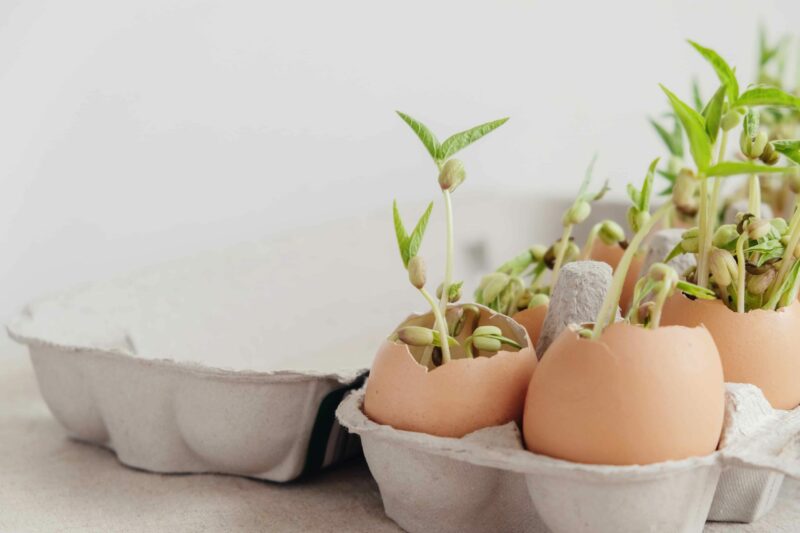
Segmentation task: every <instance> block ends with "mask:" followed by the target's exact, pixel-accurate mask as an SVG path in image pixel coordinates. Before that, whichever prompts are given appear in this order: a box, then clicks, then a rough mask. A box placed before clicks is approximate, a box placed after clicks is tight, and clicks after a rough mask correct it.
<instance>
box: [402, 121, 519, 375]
mask: <svg viewBox="0 0 800 533" xmlns="http://www.w3.org/2000/svg"><path fill="white" fill-rule="evenodd" d="M397 114H398V115H399V116H400V118H401V119H402V120H403V121H404V122H405V123H406V124H407V125H408V126H409V127H410V128H411V129H412V130H413V131H414V133H415V134H416V135H417V137H418V138H419V140H420V141H421V142H422V144H423V146H424V147H425V149H426V150H427V151H428V154H429V155H430V156H431V158H432V159H433V162H434V163H435V164H436V168H437V171H438V172H437V182H438V185H439V188H440V189H441V191H442V195H443V198H444V206H445V220H446V226H445V228H446V229H445V231H446V239H445V243H446V244H445V245H446V254H445V258H446V259H445V272H444V280H443V281H442V283H441V285H440V286H439V288H438V289H437V297H438V299H439V301H438V303H437V302H436V301H435V300H434V299H433V297H432V296H431V295H430V293H428V291H427V290H425V288H424V285H425V276H424V272H425V268H424V263H423V262H422V259H421V258H418V257H417V255H416V252H417V250H418V248H419V244H420V242H421V240H422V233H424V231H425V227H426V225H427V219H428V217H429V216H430V210H431V209H432V205H433V204H431V206H429V208H428V210H427V211H426V213H425V214H424V215H423V218H422V219H420V222H419V223H418V224H417V226H418V227H420V226H421V230H420V231H419V232H418V233H419V234H418V235H417V228H415V230H414V231H413V232H412V233H411V235H410V236H409V235H407V234H406V233H405V229H404V228H403V225H402V220H401V219H400V215H399V213H398V211H397V205H396V204H395V209H394V213H395V231H396V233H397V242H398V245H399V247H400V255H401V257H402V259H403V263H404V265H405V267H406V269H407V270H408V272H409V279H410V281H411V283H412V285H414V286H415V287H416V288H417V289H418V290H419V291H420V293H421V294H422V295H423V297H424V298H425V300H426V301H427V302H428V304H429V305H430V306H431V310H432V311H433V315H434V318H435V328H436V331H432V332H431V334H430V335H428V334H424V335H423V334H422V333H421V332H420V331H418V330H413V332H407V333H406V336H408V335H414V337H413V340H414V342H421V341H430V342H425V344H424V346H426V350H425V352H424V353H423V356H422V360H421V361H420V363H421V364H423V365H425V366H427V365H428V363H429V362H430V360H431V359H432V358H433V356H434V352H433V348H434V347H436V348H439V349H440V350H441V357H442V363H447V362H449V361H450V359H451V354H450V346H451V344H452V343H451V342H442V340H441V339H444V338H450V332H451V331H454V329H455V328H454V326H455V324H453V325H448V320H447V313H448V308H447V304H448V303H452V302H455V301H457V300H458V299H459V298H460V296H461V287H462V282H460V281H459V282H456V281H454V280H453V271H454V264H453V263H454V256H455V241H454V230H453V203H452V193H453V192H454V191H455V190H456V189H457V188H458V187H459V185H461V183H463V182H464V180H465V178H466V171H465V170H464V164H463V163H462V162H461V161H460V160H458V159H455V158H453V157H452V156H454V155H455V154H456V153H458V152H460V151H461V150H462V149H464V148H466V147H467V146H469V145H470V144H472V143H474V142H475V141H477V140H478V139H480V138H481V137H483V136H485V135H487V134H488V133H490V132H492V131H494V130H495V129H497V128H499V127H500V126H502V125H503V124H505V122H506V121H507V120H508V119H507V118H503V119H499V120H495V121H492V122H487V123H485V124H481V125H479V126H475V127H473V128H470V129H468V130H465V131H462V132H459V133H456V134H454V135H451V136H450V137H448V138H447V139H445V140H444V141H443V142H439V140H438V139H437V138H436V136H435V135H434V134H433V132H432V131H431V130H430V129H429V128H428V127H427V126H425V124H423V123H422V122H420V121H418V120H416V119H414V118H412V117H411V116H409V115H407V114H405V113H401V112H399V111H398V112H397ZM420 273H422V274H421V275H420ZM456 320H457V319H456ZM423 329H424V328H423ZM398 336H399V337H400V338H401V340H402V336H400V332H398ZM408 338H411V337H408ZM437 339H438V340H437ZM453 340H454V339H453ZM456 345H457V343H456Z"/></svg>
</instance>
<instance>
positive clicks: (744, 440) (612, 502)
mask: <svg viewBox="0 0 800 533" xmlns="http://www.w3.org/2000/svg"><path fill="white" fill-rule="evenodd" d="M742 387H744V388H748V387H749V386H746V385H744V386H743V385H736V384H732V385H729V386H728V389H729V394H728V395H727V407H726V409H727V411H726V423H729V421H730V420H733V419H738V418H741V417H742V416H744V415H743V413H745V414H746V413H748V412H749V413H750V415H752V410H749V411H748V410H741V409H735V408H733V407H732V405H731V404H732V402H733V401H734V400H733V397H735V396H737V395H739V396H741V395H744V396H748V395H750V396H752V395H753V394H755V395H758V394H760V392H759V391H757V389H755V388H754V387H751V388H749V389H747V390H741V388H742ZM363 399H364V391H363V390H359V391H356V392H353V393H351V394H350V395H349V396H348V397H347V398H346V399H345V400H344V401H343V402H342V404H341V405H340V406H339V408H338V410H337V417H338V419H339V421H340V422H341V423H342V425H344V426H345V427H346V428H347V429H348V430H349V431H352V432H354V433H357V434H358V435H360V437H361V440H362V445H363V448H364V454H365V456H366V458H367V462H368V464H369V467H370V471H371V472H372V474H373V476H374V477H375V479H376V481H377V482H378V486H379V488H380V491H381V497H382V499H383V501H384V509H385V511H386V514H387V515H388V516H389V517H390V518H392V519H393V520H395V521H396V522H397V523H398V524H399V525H400V526H401V527H403V529H405V530H407V531H410V532H411V533H417V532H420V533H422V532H430V531H445V532H449V531H463V532H466V533H471V532H475V533H477V532H480V531H504V532H545V531H551V532H554V533H561V532H565V533H566V532H579V533H580V532H587V533H588V532H593V533H594V532H599V533H605V532H609V533H610V532H615V533H617V532H622V533H625V532H637V533H638V532H641V531H651V532H665V533H673V532H686V533H691V532H700V531H702V530H703V524H704V523H705V521H706V519H707V518H709V511H710V509H711V506H712V501H713V500H714V499H715V491H716V492H717V496H719V490H718V481H719V479H720V474H721V473H722V472H723V471H725V470H726V469H727V468H730V467H737V468H747V469H749V470H751V471H753V472H756V473H758V474H769V473H772V472H775V473H777V474H778V475H784V474H785V475H790V476H791V477H794V478H797V479H800V445H798V435H800V410H795V411H792V412H776V413H775V412H773V413H772V414H771V415H769V417H768V419H767V420H764V421H762V422H763V423H762V424H760V425H759V427H758V429H757V430H756V431H754V432H752V433H751V434H748V435H743V434H741V433H740V432H739V430H738V429H736V427H737V426H736V424H733V425H732V426H731V428H732V429H731V431H732V432H733V433H736V435H735V436H731V438H729V439H727V440H726V439H723V441H724V442H725V443H726V446H725V447H724V448H722V449H721V450H719V451H715V452H713V453H710V454H708V455H704V456H699V457H690V458H687V459H682V460H678V461H665V462H660V463H654V464H648V465H643V466H640V465H627V466H613V465H591V464H581V463H574V462H569V461H563V460H559V459H553V458H551V457H547V456H543V455H538V454H535V453H532V452H529V451H526V450H524V449H523V444H522V439H521V436H520V433H519V430H518V428H517V427H516V425H515V424H513V423H510V424H506V425H503V426H497V427H494V428H485V429H483V430H479V431H477V432H474V433H472V434H468V435H466V436H465V437H463V438H458V439H456V438H446V437H436V436H432V435H427V434H423V433H415V432H409V431H401V430H397V429H394V428H392V427H390V426H386V425H381V424H377V423H375V422H373V421H371V420H370V419H369V418H368V417H367V416H366V415H365V414H364V412H363ZM726 431H727V427H726ZM733 495H734V496H736V497H740V496H741V495H740V494H739V493H738V492H736V488H735V487H734V488H733Z"/></svg>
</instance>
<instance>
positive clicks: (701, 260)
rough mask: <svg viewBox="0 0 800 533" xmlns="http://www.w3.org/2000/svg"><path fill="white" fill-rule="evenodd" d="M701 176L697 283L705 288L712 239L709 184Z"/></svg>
mask: <svg viewBox="0 0 800 533" xmlns="http://www.w3.org/2000/svg"><path fill="white" fill-rule="evenodd" d="M699 178H700V219H699V220H698V224H697V227H698V229H699V230H700V239H699V240H698V241H699V242H698V247H699V248H698V251H697V252H698V253H697V284H698V285H699V286H701V287H703V288H705V287H707V286H708V255H709V252H710V251H709V249H708V248H709V247H708V244H709V243H710V241H711V236H710V235H708V217H709V213H708V207H709V206H708V184H707V183H706V178H705V176H703V175H700V176H699Z"/></svg>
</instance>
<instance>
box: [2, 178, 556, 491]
mask: <svg viewBox="0 0 800 533" xmlns="http://www.w3.org/2000/svg"><path fill="white" fill-rule="evenodd" d="M460 193H461V191H460ZM567 202H568V201H567V200H563V201H554V199H548V200H547V201H538V202H537V201H536V200H534V199H532V198H531V197H529V196H526V195H505V196H504V195H497V194H494V195H492V194H490V195H486V194H476V193H473V194H469V192H468V191H465V192H464V193H461V194H459V198H458V202H456V220H457V222H458V226H457V228H458V231H459V234H458V241H457V242H458V244H459V247H458V249H457V250H456V254H457V256H456V261H457V266H458V272H459V273H460V274H461V276H462V277H463V279H465V280H467V284H468V286H469V285H470V283H474V281H475V280H476V279H477V278H479V276H480V275H481V274H482V273H485V272H486V271H487V269H490V268H491V267H492V266H493V265H495V264H499V262H502V261H503V260H504V259H506V256H510V255H515V254H516V253H518V251H519V250H520V249H524V247H526V246H528V245H530V243H531V242H536V240H552V239H553V238H555V236H556V235H557V234H558V224H559V221H560V216H559V213H560V211H561V210H562V209H563V207H564V206H565V205H566V204H567ZM487 206H488V207H487ZM491 206H503V209H504V212H507V213H509V216H504V217H483V216H481V217H478V216H473V215H474V214H475V213H480V212H482V211H485V210H486V209H487V208H489V207H491ZM401 207H402V208H403V210H404V211H407V212H409V213H413V212H415V211H416V212H417V213H421V212H422V209H423V208H424V206H423V205H421V204H420V205H417V206H415V205H412V204H411V203H409V205H407V206H401ZM548 214H549V215H550V216H548ZM440 219H441V217H437V216H435V213H434V217H432V219H431V224H430V227H429V230H428V235H427V238H426V242H425V243H424V245H423V249H422V252H423V253H424V254H425V256H426V258H427V259H428V260H429V264H430V265H431V270H433V269H434V268H435V266H434V265H443V264H444V262H443V251H444V246H443V244H444V243H443V238H441V237H442V236H443V235H444V228H443V223H442V221H441V220H440ZM542 220H550V221H551V222H552V224H551V225H550V226H548V225H547V224H543V223H542V222H541V221H542ZM418 298H419V296H418V295H417V294H416V293H415V291H413V290H410V289H409V287H408V285H407V283H406V281H405V272H404V271H403V269H402V265H401V263H400V260H399V257H398V252H397V249H396V244H395V242H394V230H393V227H392V221H391V216H390V211H389V210H388V207H387V210H386V212H381V213H375V214H373V215H370V216H364V217H360V218H351V219H348V220H341V221H338V222H335V223H330V224H326V225H322V226H319V227H316V228H313V229H304V230H298V231H295V232H293V233H291V234H288V235H283V236H281V237H279V238H271V239H268V240H264V241H257V242H248V243H243V244H240V245H237V246H234V247H231V248H228V249H224V250H217V251H211V252H206V253H202V254H199V255H196V256H193V257H189V258H185V259H179V260H175V261H172V262H169V263H165V264H162V265H158V266H154V267H150V268H146V269H143V270H140V271H137V272H135V273H132V274H130V275H127V276H124V277H121V278H118V279H114V280H110V281H101V282H96V283H92V284H88V285H84V286H82V287H78V288H76V289H73V290H69V291H66V292H63V293H61V294H58V295H54V296H50V297H46V298H43V299H41V300H39V301H37V302H34V303H32V304H30V305H28V306H27V307H26V308H25V309H24V310H23V311H22V312H21V313H20V314H19V315H18V316H17V317H15V318H14V319H12V320H11V322H10V323H9V324H8V331H9V334H10V336H11V337H12V338H13V339H15V340H16V341H18V342H21V343H23V344H25V345H27V346H28V347H29V350H30V354H31V358H32V361H33V365H34V369H35V371H36V375H37V379H38V381H39V385H40V390H41V392H42V395H43V397H44V399H45V401H46V402H47V404H48V406H49V408H50V410H51V411H52V412H53V414H54V416H55V417H56V418H57V419H58V420H59V421H60V422H61V423H62V425H64V426H65V428H66V429H67V432H68V434H69V435H70V436H71V437H73V438H76V439H79V440H83V441H87V442H91V443H95V444H99V445H102V446H106V447H109V448H111V449H113V450H114V451H115V452H116V453H117V455H118V458H119V459H120V461H121V462H122V463H124V464H127V465H130V466H134V467H137V468H141V469H144V470H150V471H155V472H217V473H229V474H239V475H245V476H251V477H256V478H263V479H269V480H273V481H287V480H291V479H294V478H296V477H298V476H300V475H302V474H303V473H309V472H312V471H314V470H316V469H318V468H320V467H322V466H326V465H328V464H331V463H333V462H336V461H337V460H338V459H340V458H342V457H345V456H346V455H348V454H349V453H350V452H352V451H354V450H357V439H352V438H348V437H347V433H346V432H344V431H341V430H340V428H339V426H338V424H337V423H336V422H335V417H334V410H335V408H336V406H337V405H338V402H339V401H340V400H341V397H342V396H343V394H344V393H345V392H346V390H347V389H349V388H352V387H356V386H358V385H360V383H361V382H362V381H363V377H364V375H365V374H366V371H367V369H368V368H369V365H370V363H371V361H372V357H373V354H374V351H375V348H376V346H378V345H379V343H380V341H381V339H382V338H384V337H385V335H386V334H387V332H390V331H392V329H393V328H394V327H395V326H396V324H397V322H398V321H399V319H400V318H402V317H404V316H405V315H406V314H407V312H408V310H409V309H414V308H417V307H419V304H420V302H419V301H418Z"/></svg>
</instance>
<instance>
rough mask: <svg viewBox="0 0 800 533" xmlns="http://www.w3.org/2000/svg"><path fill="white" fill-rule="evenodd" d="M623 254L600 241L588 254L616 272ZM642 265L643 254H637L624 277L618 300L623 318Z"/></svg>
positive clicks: (615, 246)
mask: <svg viewBox="0 0 800 533" xmlns="http://www.w3.org/2000/svg"><path fill="white" fill-rule="evenodd" d="M624 253H625V250H623V249H622V248H620V246H619V245H616V244H615V245H614V246H609V245H607V244H606V243H604V242H603V241H601V240H597V241H595V243H594V246H592V253H591V254H590V257H591V259H594V260H595V261H602V262H604V263H607V264H608V265H610V266H611V268H612V269H613V270H614V271H616V270H617V265H619V261H620V259H622V254H624ZM642 263H644V254H642V253H641V251H640V252H639V253H637V254H636V255H634V256H633V260H632V261H631V266H630V268H629V269H628V273H627V275H626V276H625V284H624V285H623V287H622V296H621V297H620V299H619V307H620V309H621V310H622V314H623V316H624V315H625V314H626V313H627V312H628V308H630V305H631V301H632V300H633V290H634V288H635V287H636V282H637V281H638V279H639V271H640V270H641V269H642Z"/></svg>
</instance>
